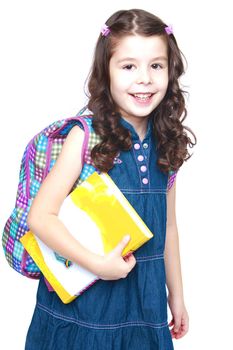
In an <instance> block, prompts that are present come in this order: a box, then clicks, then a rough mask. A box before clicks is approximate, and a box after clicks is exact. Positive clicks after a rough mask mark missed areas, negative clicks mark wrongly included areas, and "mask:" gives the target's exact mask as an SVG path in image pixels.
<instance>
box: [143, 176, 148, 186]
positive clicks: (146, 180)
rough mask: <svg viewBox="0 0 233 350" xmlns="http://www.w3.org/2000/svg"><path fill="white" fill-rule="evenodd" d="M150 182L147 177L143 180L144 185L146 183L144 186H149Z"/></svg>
mask: <svg viewBox="0 0 233 350" xmlns="http://www.w3.org/2000/svg"><path fill="white" fill-rule="evenodd" d="M148 182H149V180H148V179H147V178H146V177H144V178H143V179H142V183H144V185H147V184H148Z"/></svg>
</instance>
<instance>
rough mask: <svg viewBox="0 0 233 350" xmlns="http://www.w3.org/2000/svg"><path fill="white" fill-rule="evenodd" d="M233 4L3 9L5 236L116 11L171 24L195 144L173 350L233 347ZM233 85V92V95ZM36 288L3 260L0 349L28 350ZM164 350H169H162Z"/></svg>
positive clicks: (183, 207) (186, 178) (182, 217)
mask: <svg viewBox="0 0 233 350" xmlns="http://www.w3.org/2000/svg"><path fill="white" fill-rule="evenodd" d="M229 3H230V1H228V2H227V1H226V0H222V1H221V2H219V1H218V2H214V1H185V0H183V1H182V0H180V1H174V0H171V1H168V0H166V1H164V0H157V1H143V2H142V1H141V0H139V1H136V0H134V1H127V0H118V1H116V2H115V1H97V2H96V1H93V2H92V1H88V0H86V1H78V0H76V1H72V0H66V1H65V0H64V1H59V0H56V1H53V0H47V1H44V0H40V1H35V0H20V1H17V0H5V1H1V3H0V33H1V34H0V36H1V57H0V60H1V62H0V99H1V104H0V115H1V137H0V143H1V144H0V152H1V173H0V174H1V181H0V226H1V228H3V225H4V223H5V221H6V220H7V218H8V216H9V215H10V212H11V210H12V209H13V206H14V201H15V195H16V188H17V183H18V173H19V165H20V161H21V157H22V154H23V151H24V148H25V146H26V144H27V142H28V141H29V139H30V138H31V137H32V136H33V135H34V134H35V133H37V132H38V131H39V130H41V129H43V128H44V127H45V126H47V125H48V124H49V123H50V122H52V121H54V120H57V119H61V118H65V117H70V116H74V115H75V114H76V112H77V111H78V110H79V109H80V108H81V107H82V106H83V105H84V103H85V101H86V98H85V94H84V92H83V86H84V82H85V79H86V76H87V74H88V72H89V68H90V64H91V60H92V53H93V49H94V45H95V42H96V39H97V37H98V34H99V30H100V28H101V26H102V24H103V23H104V22H105V20H106V19H107V18H108V17H109V16H110V15H111V14H112V13H113V12H115V11H117V10H119V9H130V8H142V5H143V9H145V10H148V11H150V12H153V13H155V14H156V15H158V16H159V17H161V18H162V19H163V20H164V21H165V22H167V23H168V24H172V25H173V28H174V32H175V36H176V38H177V41H178V43H179V46H180V48H181V50H182V51H183V52H184V54H185V56H186V58H187V61H188V69H187V73H186V75H185V77H184V78H183V84H185V86H186V89H187V90H188V91H189V93H190V97H189V99H188V109H189V115H188V118H187V119H186V123H187V125H189V126H190V127H191V128H192V129H193V130H194V131H195V133H196V135H197V137H198V144H197V146H196V147H195V148H194V149H193V150H191V151H192V152H193V156H192V158H191V159H190V160H189V161H188V162H187V163H185V164H184V166H183V167H182V169H181V170H180V172H179V176H178V179H177V220H178V226H179V234H180V249H181V259H182V271H183V281H184V293H185V301H186V305H187V309H188V311H189V315H190V331H189V333H188V334H187V335H186V336H185V337H184V338H183V339H181V340H178V341H176V340H175V341H174V344H175V349H176V350H197V349H200V350H202V349H203V350H204V349H205V350H206V349H212V350H213V349H216V350H217V349H229V348H231V344H232V335H231V333H232V332H231V312H232V293H233V289H232V285H230V282H231V279H232V269H231V267H232V258H231V257H232V240H231V236H232V233H233V232H232V213H231V212H232V204H231V198H232V188H231V186H232V180H231V176H232V164H231V163H232V152H231V151H232V145H231V142H230V136H231V125H232V124H231V120H230V119H231V117H232V108H231V102H232V97H231V95H230V93H231V90H230V88H231V87H232V61H233V60H232V59H233V57H232V53H230V46H231V45H232V34H233V33H232V30H231V22H232V18H231V10H230V7H229ZM230 84H231V86H230ZM36 289H37V282H35V281H31V280H28V279H26V278H24V277H21V276H20V275H18V274H17V273H16V272H14V271H13V270H12V269H11V268H9V267H8V265H7V263H6V261H5V259H4V256H3V252H2V250H0V320H1V333H0V334H1V335H0V348H1V349H3V348H4V349H7V350H8V349H10V350H11V349H12V350H13V349H14V350H22V349H23V348H24V340H25V336H26V332H27V328H28V326H29V322H30V320H31V316H32V313H33V308H34V305H35V295H36ZM163 350H166V349H163Z"/></svg>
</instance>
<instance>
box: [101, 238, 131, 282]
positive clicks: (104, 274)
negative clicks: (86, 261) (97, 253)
mask: <svg viewBox="0 0 233 350" xmlns="http://www.w3.org/2000/svg"><path fill="white" fill-rule="evenodd" d="M129 240H130V236H125V237H124V238H123V239H122V241H121V242H120V243H119V244H118V245H117V246H116V247H115V248H114V249H113V250H112V251H111V252H110V253H109V254H107V255H105V256H104V257H102V259H101V261H100V263H99V267H98V270H99V271H98V273H97V275H98V276H99V277H100V278H101V279H102V280H118V279H119V278H125V277H127V275H128V274H129V272H130V271H131V270H132V269H133V268H134V266H135V264H136V259H135V257H134V256H133V254H130V255H128V256H127V258H123V257H122V256H121V254H122V251H123V250H124V248H125V246H126V245H127V244H128V242H129Z"/></svg>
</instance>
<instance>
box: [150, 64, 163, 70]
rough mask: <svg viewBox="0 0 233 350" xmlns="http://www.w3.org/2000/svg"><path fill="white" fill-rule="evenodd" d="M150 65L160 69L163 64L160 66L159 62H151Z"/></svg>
mask: <svg viewBox="0 0 233 350" xmlns="http://www.w3.org/2000/svg"><path fill="white" fill-rule="evenodd" d="M152 67H153V68H154V69H162V68H163V66H162V65H161V64H159V63H154V64H152Z"/></svg>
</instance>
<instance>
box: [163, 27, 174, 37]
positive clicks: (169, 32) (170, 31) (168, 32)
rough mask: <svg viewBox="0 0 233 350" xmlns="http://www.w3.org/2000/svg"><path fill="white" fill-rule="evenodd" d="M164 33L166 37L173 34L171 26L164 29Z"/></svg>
mask: <svg viewBox="0 0 233 350" xmlns="http://www.w3.org/2000/svg"><path fill="white" fill-rule="evenodd" d="M165 31H166V33H167V34H168V35H170V34H173V28H172V26H171V25H169V26H167V27H165Z"/></svg>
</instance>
